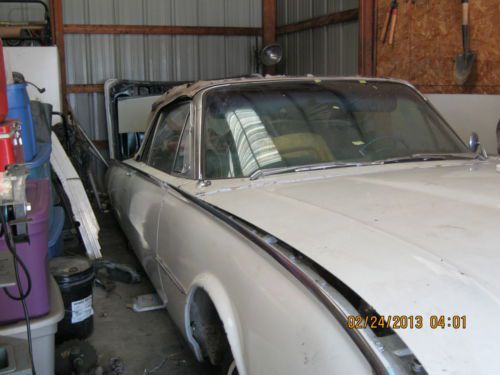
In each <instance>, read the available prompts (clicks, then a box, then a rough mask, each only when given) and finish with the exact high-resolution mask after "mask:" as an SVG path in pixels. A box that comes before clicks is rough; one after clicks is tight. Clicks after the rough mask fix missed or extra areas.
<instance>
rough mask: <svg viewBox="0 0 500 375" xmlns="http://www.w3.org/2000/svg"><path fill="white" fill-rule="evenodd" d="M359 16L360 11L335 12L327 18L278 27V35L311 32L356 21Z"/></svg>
mask: <svg viewBox="0 0 500 375" xmlns="http://www.w3.org/2000/svg"><path fill="white" fill-rule="evenodd" d="M361 3H363V1H361ZM358 16H359V9H349V10H344V11H342V12H335V13H331V14H327V15H326V16H320V17H315V18H311V19H308V20H306V21H301V22H297V23H292V24H290V25H285V26H281V27H278V29H277V32H278V35H283V34H290V33H296V32H299V31H303V30H310V29H314V28H317V27H323V26H328V25H333V24H336V23H343V22H351V21H356V20H357V19H358Z"/></svg>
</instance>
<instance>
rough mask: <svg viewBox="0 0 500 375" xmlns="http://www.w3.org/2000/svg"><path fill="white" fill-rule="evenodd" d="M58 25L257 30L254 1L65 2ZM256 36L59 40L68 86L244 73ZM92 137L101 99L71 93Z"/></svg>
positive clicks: (100, 123) (102, 130)
mask: <svg viewBox="0 0 500 375" xmlns="http://www.w3.org/2000/svg"><path fill="white" fill-rule="evenodd" d="M63 5H64V7H63V11H64V22H65V23H68V24H70V23H74V24H139V25H179V26H237V27H260V25H261V12H262V10H261V0H64V3H63ZM255 43H256V41H255V37H246V36H234V37H233V36H170V35H165V36H162V35H66V36H65V47H66V66H67V83H68V84H86V83H102V82H104V81H105V80H106V79H108V78H114V77H116V78H126V79H137V80H167V81H171V80H179V81H182V80H196V79H208V78H219V77H226V76H235V75H242V74H249V73H251V72H252V71H253V69H254V68H253V65H254V62H253V50H254V48H255ZM69 99H70V103H71V106H72V107H73V108H74V110H75V112H76V116H77V118H78V119H79V120H80V122H81V124H82V126H83V127H84V128H85V130H86V131H87V132H88V134H89V136H90V137H91V138H92V139H94V140H104V139H106V138H107V134H106V126H105V116H104V101H103V96H102V94H71V95H70V97H69Z"/></svg>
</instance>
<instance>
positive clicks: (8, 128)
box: [0, 121, 16, 172]
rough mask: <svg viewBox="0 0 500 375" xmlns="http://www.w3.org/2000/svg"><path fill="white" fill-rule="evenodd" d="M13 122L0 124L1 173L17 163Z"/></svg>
mask: <svg viewBox="0 0 500 375" xmlns="http://www.w3.org/2000/svg"><path fill="white" fill-rule="evenodd" d="M12 125H13V123H12V122H10V121H9V122H3V123H1V124H0V172H4V171H5V167H6V166H7V165H9V164H15V163H16V156H15V154H14V136H15V130H14V128H13V126H12Z"/></svg>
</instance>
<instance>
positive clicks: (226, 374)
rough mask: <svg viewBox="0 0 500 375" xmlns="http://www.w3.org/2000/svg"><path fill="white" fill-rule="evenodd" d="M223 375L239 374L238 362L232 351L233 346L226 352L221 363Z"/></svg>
mask: <svg viewBox="0 0 500 375" xmlns="http://www.w3.org/2000/svg"><path fill="white" fill-rule="evenodd" d="M220 374H221V375H238V368H237V367H236V362H235V361H234V357H233V353H231V348H227V351H226V354H225V355H224V359H223V361H222V365H221V371H220Z"/></svg>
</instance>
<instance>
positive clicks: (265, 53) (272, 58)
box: [259, 43, 283, 66]
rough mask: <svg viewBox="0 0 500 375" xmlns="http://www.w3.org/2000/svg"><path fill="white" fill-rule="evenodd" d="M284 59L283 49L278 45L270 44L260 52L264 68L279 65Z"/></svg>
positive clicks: (260, 59)
mask: <svg viewBox="0 0 500 375" xmlns="http://www.w3.org/2000/svg"><path fill="white" fill-rule="evenodd" d="M282 57H283V49H282V48H281V46H280V45H279V44H277V43H273V44H268V45H267V46H265V47H264V48H262V49H261V50H260V52H259V61H260V63H261V64H262V65H264V66H273V65H276V64H278V63H279V62H280V61H281V59H282Z"/></svg>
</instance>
